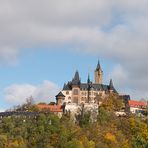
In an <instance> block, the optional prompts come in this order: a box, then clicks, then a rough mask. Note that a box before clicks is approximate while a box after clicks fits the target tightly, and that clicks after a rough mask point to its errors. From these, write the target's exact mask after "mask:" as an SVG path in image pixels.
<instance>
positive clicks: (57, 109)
mask: <svg viewBox="0 0 148 148" xmlns="http://www.w3.org/2000/svg"><path fill="white" fill-rule="evenodd" d="M37 107H38V108H40V109H49V110H50V111H51V112H63V110H62V106H61V105H47V104H38V105H37Z"/></svg>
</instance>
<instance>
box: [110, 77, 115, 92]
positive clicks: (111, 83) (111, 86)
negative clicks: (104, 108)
mask: <svg viewBox="0 0 148 148" xmlns="http://www.w3.org/2000/svg"><path fill="white" fill-rule="evenodd" d="M109 89H110V90H114V85H113V81H112V79H110V82H109Z"/></svg>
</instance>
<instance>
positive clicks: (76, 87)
mask: <svg viewBox="0 0 148 148" xmlns="http://www.w3.org/2000/svg"><path fill="white" fill-rule="evenodd" d="M80 84H81V80H80V77H79V72H78V71H76V73H75V76H74V78H73V79H72V103H76V104H78V103H79V102H80Z"/></svg>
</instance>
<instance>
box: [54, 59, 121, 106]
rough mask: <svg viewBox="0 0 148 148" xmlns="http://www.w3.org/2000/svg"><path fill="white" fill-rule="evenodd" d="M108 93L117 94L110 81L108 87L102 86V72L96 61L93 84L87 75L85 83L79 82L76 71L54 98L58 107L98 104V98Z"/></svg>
mask: <svg viewBox="0 0 148 148" xmlns="http://www.w3.org/2000/svg"><path fill="white" fill-rule="evenodd" d="M109 93H118V92H117V91H116V89H115V88H114V85H113V82H112V80H110V83H109V84H108V85H105V84H103V71H102V68H101V66H100V62H99V61H98V64H97V67H96V69H95V71H94V82H91V81H90V77H89V75H88V79H87V82H85V83H83V82H81V79H80V76H79V72H78V71H76V73H75V75H74V78H73V79H72V81H69V82H67V83H65V84H64V87H63V89H62V91H61V92H59V94H58V95H57V96H56V101H57V104H58V105H62V104H63V103H65V104H81V103H96V104H97V103H98V97H99V96H100V97H105V96H106V95H108V94H109Z"/></svg>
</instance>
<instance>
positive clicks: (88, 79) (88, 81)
mask: <svg viewBox="0 0 148 148" xmlns="http://www.w3.org/2000/svg"><path fill="white" fill-rule="evenodd" d="M87 83H88V84H89V83H90V76H89V74H88V78H87Z"/></svg>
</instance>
